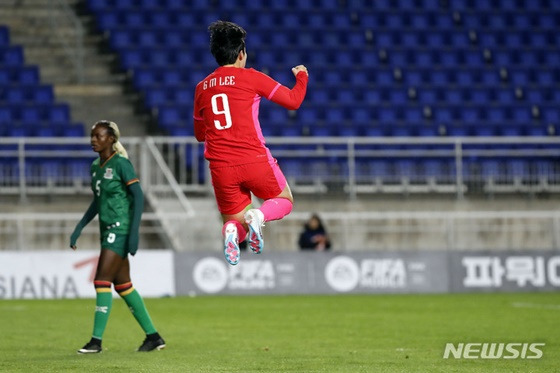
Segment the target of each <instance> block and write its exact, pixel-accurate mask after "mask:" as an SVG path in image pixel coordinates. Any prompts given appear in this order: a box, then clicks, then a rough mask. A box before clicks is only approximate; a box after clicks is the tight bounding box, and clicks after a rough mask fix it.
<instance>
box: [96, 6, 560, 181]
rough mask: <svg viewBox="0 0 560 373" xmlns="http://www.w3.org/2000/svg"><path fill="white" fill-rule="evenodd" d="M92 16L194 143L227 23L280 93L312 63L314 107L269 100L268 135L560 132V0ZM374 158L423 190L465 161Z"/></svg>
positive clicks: (522, 171)
mask: <svg viewBox="0 0 560 373" xmlns="http://www.w3.org/2000/svg"><path fill="white" fill-rule="evenodd" d="M87 6H88V8H89V9H90V11H91V12H92V13H93V14H95V17H96V23H97V27H98V29H99V31H101V32H104V33H107V35H108V41H109V44H110V46H111V48H113V50H114V51H115V52H117V53H118V55H119V57H120V64H121V67H122V69H125V70H128V71H130V72H131V74H132V80H133V85H134V87H135V89H137V90H138V91H140V92H141V93H142V94H143V97H144V101H143V102H144V105H145V107H146V108H147V109H148V110H151V111H152V112H153V113H154V116H155V119H156V121H157V123H158V126H159V128H160V129H161V130H162V131H163V132H164V133H166V134H169V135H179V136H185V135H187V136H190V135H192V124H191V112H192V95H193V91H194V86H195V85H196V83H197V82H198V81H200V80H201V79H202V78H203V77H204V76H206V75H207V74H208V73H209V72H211V71H212V70H213V69H214V68H215V66H216V65H215V62H214V60H213V58H212V56H211V55H210V53H209V50H208V34H207V31H206V29H207V26H208V24H209V23H211V22H212V21H215V20H217V19H224V20H231V21H234V22H237V23H239V24H241V25H242V26H244V27H245V28H246V29H247V30H248V32H249V36H248V39H247V46H248V52H249V62H248V64H249V65H250V66H252V67H255V68H257V69H260V70H263V71H265V72H267V73H269V74H270V75H271V76H273V77H274V78H276V79H277V80H278V81H280V82H281V83H283V84H286V85H291V84H292V82H293V78H292V77H291V76H290V73H289V67H291V66H294V65H296V64H299V63H303V64H306V65H307V66H308V67H309V70H310V77H311V78H310V85H309V90H308V97H307V99H306V102H305V103H304V105H303V106H302V108H301V109H300V110H299V111H298V112H297V113H295V114H294V113H286V112H284V111H282V110H277V109H276V108H275V107H274V106H273V105H267V104H263V109H262V110H261V121H262V123H263V131H264V133H265V134H266V135H268V136H334V137H338V136H343V137H348V136H368V137H371V136H374V137H379V136H389V137H393V136H397V137H403V136H404V137H425V136H443V137H455V136H474V137H489V136H504V137H507V136H524V137H525V136H527V137H531V136H556V135H557V134H558V132H559V131H560V128H559V126H560V105H559V104H560V101H559V100H560V93H559V92H560V89H559V88H560V86H559V84H560V83H559V82H560V68H559V67H558V66H560V64H559V62H560V36H559V35H560V34H559V33H558V32H557V31H558V29H557V28H558V27H557V25H558V24H560V1H558V0H538V1H530V0H519V1H486V0H454V1H446V0H410V1H396V0H379V1H375V2H371V1H363V0H306V1H295V0H282V1H274V2H267V1H264V0H262V1H249V0H247V1H245V0H237V1H226V0H217V1H211V2H206V1H197V0H166V1H151V0H143V1H141V2H131V1H116V0H87ZM489 147H490V148H492V145H489ZM392 148H393V149H394V147H392ZM475 148H476V147H475ZM482 148H485V147H482ZM497 148H499V146H497ZM555 161H556V159H552V158H550V157H541V158H535V157H529V158H527V157H525V158H524V157H512V158H508V157H505V158H500V159H490V158H489V159H483V158H480V159H479V160H478V162H475V164H474V165H473V168H474V169H476V172H477V173H478V175H479V176H482V177H483V178H484V179H485V180H486V181H490V182H493V179H495V178H496V175H502V176H504V178H505V176H506V175H509V174H515V175H519V176H520V177H521V180H523V178H527V179H529V178H531V177H533V176H534V177H538V175H539V171H538V170H539V167H540V166H539V165H540V164H541V163H542V162H555ZM364 162H365V163H366V164H368V166H363V165H360V167H359V169H360V170H366V171H364V172H365V174H361V175H358V178H360V179H367V178H368V177H370V176H371V174H370V172H374V173H379V172H381V171H380V170H387V171H388V172H389V173H390V172H395V171H396V172H401V173H404V175H405V176H406V178H407V179H408V180H414V179H417V178H418V177H417V176H418V173H419V172H420V171H419V170H421V172H420V173H421V174H422V175H424V176H423V177H424V180H425V181H427V180H428V178H430V177H432V178H433V177H436V178H440V179H441V178H446V177H447V175H446V173H447V172H449V167H447V166H446V165H448V164H452V163H453V160H452V159H445V158H440V159H437V160H430V161H425V160H414V159H410V160H404V161H403V160H394V159H366V160H365V161H364ZM372 162H373V163H372ZM370 165H371V166H372V167H370ZM373 165H374V166H373ZM287 167H288V168H290V169H291V170H296V171H295V172H297V170H301V168H302V167H304V168H305V164H304V162H303V163H302V162H298V161H297V160H293V159H292V160H290V162H289V164H288V165H287ZM294 167H295V168H294ZM371 170H374V171H371ZM424 170H426V171H424ZM469 170H472V168H471V167H470V165H467V167H465V172H466V174H465V178H466V179H469V177H470V174H469V172H470V171H469ZM513 170H515V171H513ZM409 172H411V173H409ZM414 173H416V176H415V175H414ZM429 175H431V176H429ZM510 179H511V178H509V179H508V180H510ZM518 180H519V179H518Z"/></svg>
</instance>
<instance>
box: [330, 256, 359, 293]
mask: <svg viewBox="0 0 560 373" xmlns="http://www.w3.org/2000/svg"><path fill="white" fill-rule="evenodd" d="M325 280H326V281H327V283H328V284H329V286H330V287H331V288H333V289H334V290H336V291H341V292H347V291H351V290H353V289H354V288H356V286H358V282H359V281H360V269H359V268H358V264H356V261H355V260H354V259H352V258H349V257H347V256H337V257H336V258H333V259H331V261H329V263H328V264H327V265H326V267H325Z"/></svg>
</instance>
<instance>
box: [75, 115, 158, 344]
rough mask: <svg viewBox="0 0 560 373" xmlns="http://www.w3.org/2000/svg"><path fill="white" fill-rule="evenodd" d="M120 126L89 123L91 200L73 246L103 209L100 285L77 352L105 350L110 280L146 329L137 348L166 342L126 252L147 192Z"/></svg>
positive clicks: (134, 245)
mask: <svg viewBox="0 0 560 373" xmlns="http://www.w3.org/2000/svg"><path fill="white" fill-rule="evenodd" d="M119 137H120V132H119V128H118V127H117V125H116V124H115V123H114V122H110V121H99V122H97V123H95V124H94V125H93V127H92V129H91V147H92V149H93V151H95V152H97V153H98V154H99V158H98V159H96V160H95V161H93V163H92V165H91V188H92V190H93V201H92V203H91V205H90V206H89V208H88V210H87V211H86V213H85V214H84V216H83V218H82V219H81V220H80V222H79V223H78V224H77V225H76V228H75V229H74V232H73V233H72V236H71V237H70V247H71V248H72V249H74V250H76V241H77V240H78V237H79V236H80V234H81V232H82V229H83V228H84V227H85V226H86V225H87V224H88V223H89V222H90V221H91V220H92V219H93V218H94V217H95V215H97V214H99V228H100V229H99V230H100V233H101V254H100V256H99V262H98V264H97V270H96V272H95V280H94V281H93V283H94V286H95V291H96V294H97V295H96V304H95V317H94V323H93V335H92V338H91V340H90V341H89V342H88V343H87V344H86V345H85V346H84V347H82V348H81V349H79V350H78V353H81V354H90V353H98V352H101V351H102V349H101V340H102V337H103V332H104V331H105V327H106V325H107V320H108V319H109V314H110V313H111V305H112V302H113V296H112V293H111V284H114V285H115V290H116V291H117V293H119V295H120V296H121V297H122V298H123V299H124V301H125V302H126V304H127V305H128V307H129V308H130V310H131V311H132V313H133V315H134V317H135V318H136V320H137V321H138V323H139V324H140V326H141V327H142V329H143V330H144V332H145V333H146V339H145V340H144V343H142V345H141V346H140V347H139V348H138V351H152V350H161V349H163V348H164V347H165V342H164V340H163V339H162V338H161V336H160V335H159V333H158V332H157V330H156V328H155V327H154V325H153V323H152V320H151V318H150V315H149V314H148V310H147V309H146V306H145V305H144V301H143V300H142V297H141V296H140V294H138V292H137V291H136V290H135V289H134V287H133V286H132V281H131V279H130V263H129V261H128V254H130V255H134V254H136V251H137V250H138V231H139V227H140V219H141V216H142V210H143V209H144V194H143V192H142V188H141V187H140V183H139V181H138V177H137V176H136V173H135V171H134V167H133V166H132V163H130V161H129V160H128V155H127V153H126V150H125V149H124V147H123V146H122V144H121V143H120V142H119Z"/></svg>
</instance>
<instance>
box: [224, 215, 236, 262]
mask: <svg viewBox="0 0 560 373" xmlns="http://www.w3.org/2000/svg"><path fill="white" fill-rule="evenodd" d="M224 255H225V257H226V260H227V262H228V263H229V264H231V265H232V266H234V265H236V264H237V263H239V256H240V251H239V238H238V234H237V227H236V226H235V224H232V223H230V224H228V225H226V229H225V232H224Z"/></svg>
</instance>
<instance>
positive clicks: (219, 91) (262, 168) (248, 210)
mask: <svg viewBox="0 0 560 373" xmlns="http://www.w3.org/2000/svg"><path fill="white" fill-rule="evenodd" d="M208 30H209V31H210V51H211V52H212V55H213V56H214V58H215V59H216V62H217V63H218V65H219V67H218V68H217V69H216V70H215V71H214V72H213V73H211V74H210V75H208V76H207V77H206V78H204V80H202V81H201V82H200V83H198V85H197V86H196V90H195V97H194V114H193V117H194V132H195V136H196V139H197V140H198V141H201V142H202V141H204V142H205V151H204V155H205V158H206V159H208V161H209V163H210V173H211V177H212V185H213V187H214V193H215V195H216V201H217V204H218V209H219V210H220V212H221V214H222V220H223V223H224V225H223V228H222V234H223V238H224V255H225V257H226V260H227V261H228V263H230V264H232V265H236V264H237V263H238V262H239V242H240V241H241V242H242V241H244V240H245V238H246V236H247V232H248V243H249V247H250V248H251V249H252V251H253V252H255V253H257V254H259V253H261V252H262V250H263V247H264V243H263V237H262V231H261V227H262V226H263V225H264V222H267V221H271V220H278V219H282V218H283V217H284V216H286V215H287V214H289V213H290V212H291V211H292V207H293V197H292V193H291V191H290V187H289V186H288V183H287V182H286V178H285V177H284V175H283V174H282V171H281V170H280V167H279V166H278V164H277V162H276V159H274V158H273V157H272V155H271V153H270V151H269V149H268V148H267V147H266V145H265V139H264V137H263V134H262V131H261V127H260V123H259V119H258V114H259V104H260V100H261V98H262V97H264V98H266V99H268V100H271V101H272V102H275V103H277V104H279V105H282V106H283V107H285V108H287V109H290V110H296V109H298V108H299V106H300V105H301V103H302V101H303V99H304V97H305V92H306V90H307V81H308V74H307V68H306V67H305V66H303V65H299V66H296V67H294V68H292V73H293V74H294V76H295V78H296V84H295V85H294V87H293V88H292V89H289V88H288V87H285V86H283V85H281V84H280V83H278V82H277V81H275V80H274V79H272V78H270V77H269V76H267V75H265V74H263V73H261V72H258V71H256V70H254V69H250V68H245V65H246V63H247V51H246V48H245V37H246V35H247V33H246V32H245V30H244V29H243V28H242V27H240V26H239V25H237V24H235V23H232V22H225V21H217V22H214V23H212V24H211V25H210V26H209V28H208ZM251 193H253V194H254V195H255V196H257V197H258V198H260V199H263V200H264V202H263V204H262V206H261V207H260V208H258V209H254V208H252V206H251Z"/></svg>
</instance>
